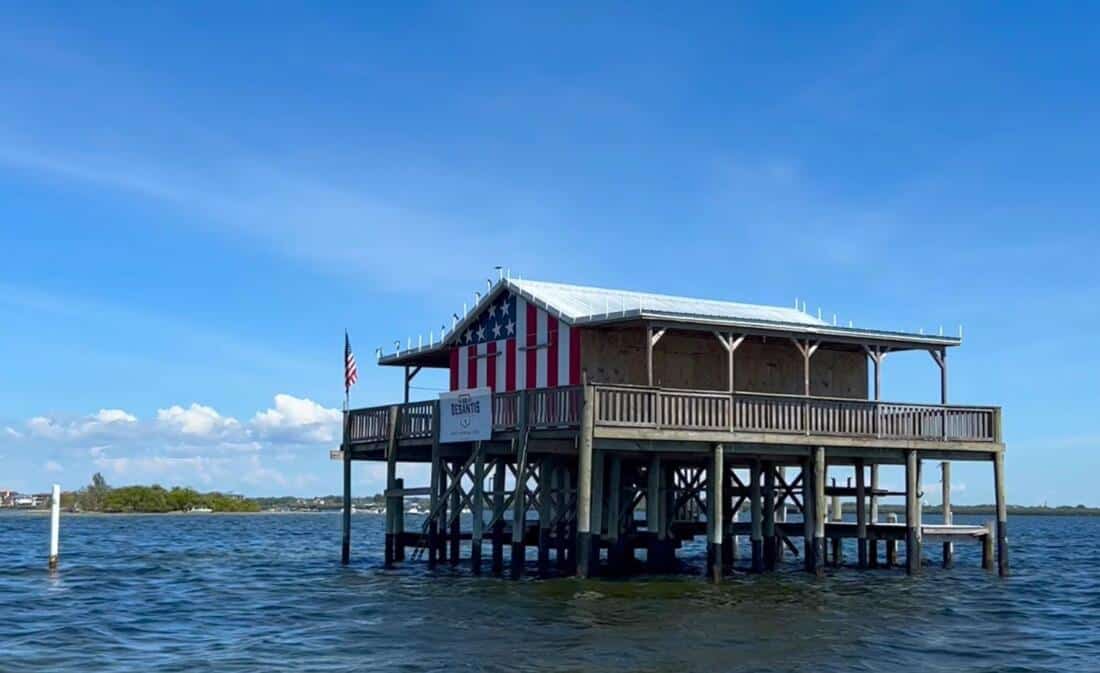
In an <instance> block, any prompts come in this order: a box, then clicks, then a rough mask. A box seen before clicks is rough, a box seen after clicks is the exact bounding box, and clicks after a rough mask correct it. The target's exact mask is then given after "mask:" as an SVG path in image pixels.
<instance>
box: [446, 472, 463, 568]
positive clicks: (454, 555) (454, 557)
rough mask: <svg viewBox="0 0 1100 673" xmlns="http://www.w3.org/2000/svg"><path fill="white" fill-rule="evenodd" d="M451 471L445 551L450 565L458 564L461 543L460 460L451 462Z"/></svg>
mask: <svg viewBox="0 0 1100 673" xmlns="http://www.w3.org/2000/svg"><path fill="white" fill-rule="evenodd" d="M451 471H452V473H453V474H454V477H453V483H452V486H454V488H452V489H451V505H450V510H451V511H450V518H451V531H450V534H451V535H450V537H451V539H450V543H451V549H450V551H449V552H448V553H447V560H448V561H450V563H451V565H452V566H457V565H458V557H459V548H460V545H461V544H462V463H461V461H457V460H456V461H454V462H453V463H451Z"/></svg>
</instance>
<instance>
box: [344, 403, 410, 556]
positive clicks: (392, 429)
mask: <svg viewBox="0 0 1100 673" xmlns="http://www.w3.org/2000/svg"><path fill="white" fill-rule="evenodd" d="M399 414H400V407H397V406H393V407H390V408H389V416H388V417H387V428H386V438H387V441H386V490H387V491H390V490H393V489H394V488H395V487H396V483H395V481H396V479H397V422H398V415H399ZM391 502H392V501H391V500H390V499H388V498H387V499H386V500H385V503H386V540H385V553H384V555H383V563H384V565H385V567H387V568H389V567H390V566H392V565H393V561H394V538H393V533H394V529H395V524H394V520H395V518H396V517H395V514H394V512H393V511H392V509H393V508H392V507H391V506H390V505H391ZM349 511H350V507H349Z"/></svg>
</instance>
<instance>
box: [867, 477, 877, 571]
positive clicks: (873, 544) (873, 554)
mask: <svg viewBox="0 0 1100 673" xmlns="http://www.w3.org/2000/svg"><path fill="white" fill-rule="evenodd" d="M877 494H878V465H877V464H875V463H872V464H871V513H870V517H871V523H878V495H877ZM868 547H869V548H868V550H867V556H868V559H867V565H868V566H869V567H871V568H877V567H878V540H877V539H874V540H869V541H868Z"/></svg>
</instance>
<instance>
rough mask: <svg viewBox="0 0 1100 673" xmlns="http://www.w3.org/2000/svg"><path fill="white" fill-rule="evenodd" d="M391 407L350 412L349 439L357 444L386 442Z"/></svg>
mask: <svg viewBox="0 0 1100 673" xmlns="http://www.w3.org/2000/svg"><path fill="white" fill-rule="evenodd" d="M389 418H390V408H389V407H371V408H369V409H353V410H352V411H350V412H348V437H349V438H350V439H351V440H352V441H355V442H384V441H386V438H387V437H388V436H389V427H388V423H389Z"/></svg>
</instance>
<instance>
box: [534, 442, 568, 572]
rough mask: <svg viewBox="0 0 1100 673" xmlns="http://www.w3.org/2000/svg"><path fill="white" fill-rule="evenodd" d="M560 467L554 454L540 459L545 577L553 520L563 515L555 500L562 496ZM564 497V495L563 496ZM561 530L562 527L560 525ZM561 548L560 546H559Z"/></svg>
mask: <svg viewBox="0 0 1100 673" xmlns="http://www.w3.org/2000/svg"><path fill="white" fill-rule="evenodd" d="M559 471H560V470H559V469H558V465H557V461H555V460H554V458H553V457H552V456H542V458H541V459H540V461H539V550H538V567H539V575H541V576H543V577H545V576H546V575H547V574H548V572H549V570H550V536H551V532H552V530H553V527H552V522H553V520H554V518H555V517H560V516H561V515H562V511H561V507H560V506H557V503H556V502H555V500H556V499H557V498H558V497H559V496H560V494H561V489H560V488H559V487H558V481H559V478H558V477H559ZM561 497H564V496H561ZM558 529H559V531H560V530H561V527H560V526H559V527H558ZM559 549H560V547H559ZM558 561H559V562H560V561H561V552H560V551H559V552H558Z"/></svg>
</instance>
